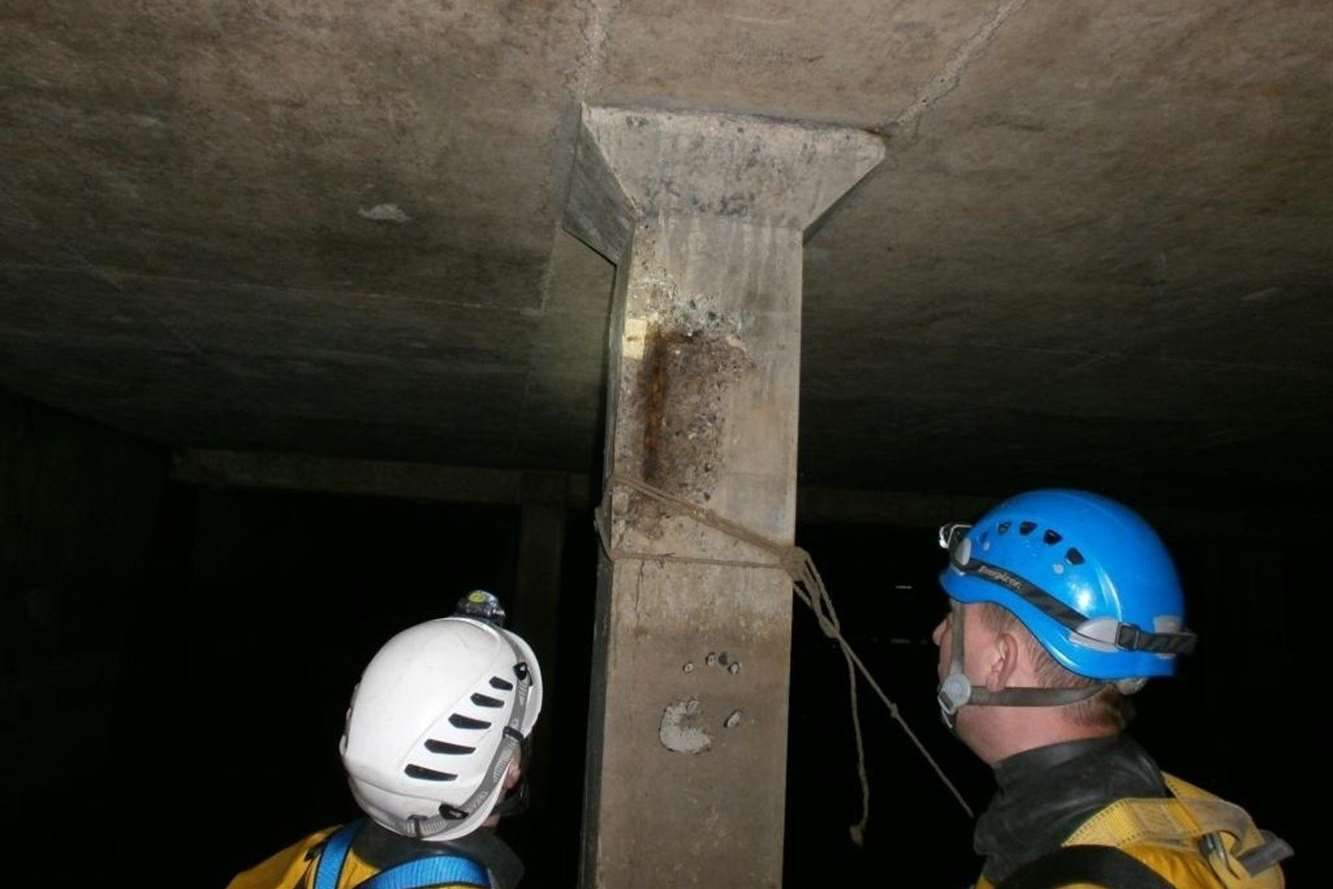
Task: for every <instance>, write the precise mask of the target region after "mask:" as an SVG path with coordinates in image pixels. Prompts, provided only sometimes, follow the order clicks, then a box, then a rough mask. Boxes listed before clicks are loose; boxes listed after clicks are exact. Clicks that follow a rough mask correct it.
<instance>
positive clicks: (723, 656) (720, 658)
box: [717, 651, 731, 667]
mask: <svg viewBox="0 0 1333 889" xmlns="http://www.w3.org/2000/svg"><path fill="white" fill-rule="evenodd" d="M717 662H718V663H719V664H721V665H722V666H724V667H725V666H726V665H727V664H729V663H731V659H730V658H728V657H727V653H726V652H725V651H724V652H722V653H721V654H719V655H718V656H717Z"/></svg>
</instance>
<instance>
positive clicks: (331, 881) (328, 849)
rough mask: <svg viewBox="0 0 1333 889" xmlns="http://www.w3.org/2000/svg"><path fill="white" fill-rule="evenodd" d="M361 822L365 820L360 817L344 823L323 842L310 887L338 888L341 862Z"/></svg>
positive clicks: (359, 829)
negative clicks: (313, 883) (313, 882)
mask: <svg viewBox="0 0 1333 889" xmlns="http://www.w3.org/2000/svg"><path fill="white" fill-rule="evenodd" d="M363 824H365V822H364V820H362V819H357V820H356V821H352V822H349V823H347V824H344V825H343V826H342V827H340V828H338V830H337V832H335V833H334V834H333V836H331V837H329V838H328V840H326V841H325V842H324V848H323V849H322V850H321V851H320V853H319V864H318V865H317V866H316V867H315V885H314V886H313V887H312V889H338V877H339V876H341V875H342V872H343V862H345V861H347V852H348V850H349V849H351V848H352V840H354V839H356V835H357V834H358V833H360V832H361V827H362V825H363Z"/></svg>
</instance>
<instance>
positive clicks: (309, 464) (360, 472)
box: [171, 450, 1311, 537]
mask: <svg viewBox="0 0 1333 889" xmlns="http://www.w3.org/2000/svg"><path fill="white" fill-rule="evenodd" d="M536 475H537V476H543V477H546V480H545V481H544V482H542V485H543V487H542V488H541V490H537V489H534V488H533V485H534V482H533V479H534V477H536V476H534V474H533V473H531V472H525V471H523V470H516V469H494V468H488V467H477V466H442V465H437V464H431V463H402V462H395V461H389V460H350V459H343V458H338V457H306V456H302V455H299V454H271V453H262V452H256V451H224V450H185V451H180V452H178V453H177V454H176V455H175V457H174V459H173V465H172V472H171V478H172V481H175V482H179V483H181V484H187V485H205V486H222V487H239V488H274V489H280V490H289V491H318V492H323V493H329V494H351V495H359V496H367V497H388V498H401V499H407V500H427V501H435V502H440V503H461V504H467V503H475V504H479V505H492V506H521V505H523V504H524V503H532V502H547V501H548V500H549V498H550V497H551V496H552V491H551V488H550V485H551V484H553V482H552V481H551V480H550V479H551V477H562V478H563V479H564V500H563V502H564V503H565V505H566V507H567V508H568V509H571V510H574V511H579V510H587V509H591V508H592V503H593V501H592V497H593V484H592V481H591V480H590V479H589V478H588V476H586V475H583V474H581V473H538V474H536ZM1000 499H1001V498H999V497H994V496H985V495H980V494H944V493H931V492H925V491H874V490H862V489H857V488H829V487H822V486H819V485H801V486H800V487H799V488H798V490H797V506H798V510H799V515H800V519H801V523H802V524H805V525H833V524H845V523H859V524H878V525H898V526H902V527H925V528H930V527H935V526H937V525H941V524H943V523H944V522H948V521H967V520H971V519H975V518H977V517H978V516H980V515H981V514H982V513H983V512H985V511H986V510H987V509H989V508H990V507H992V506H994V505H995V504H997V503H999V502H1000ZM1132 504H1133V505H1134V507H1135V508H1136V509H1139V510H1140V511H1141V512H1142V513H1143V515H1144V516H1145V517H1146V518H1147V519H1148V521H1149V522H1151V523H1152V525H1153V527H1154V528H1157V529H1158V530H1159V531H1161V532H1163V533H1169V534H1178V535H1182V536H1199V535H1201V536H1209V537H1239V536H1245V537H1278V536H1281V535H1282V534H1284V533H1286V532H1285V529H1286V527H1287V525H1288V523H1286V522H1281V523H1278V522H1273V521H1272V520H1271V517H1270V516H1254V515H1251V514H1250V513H1249V512H1247V511H1244V510H1229V511H1222V510H1211V509H1191V508H1188V507H1178V506H1160V505H1157V504H1152V503H1139V502H1138V501H1132ZM1310 518H1311V517H1310V516H1309V515H1308V514H1302V516H1301V517H1300V520H1302V521H1304V520H1308V519H1310Z"/></svg>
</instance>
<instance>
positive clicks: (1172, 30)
mask: <svg viewBox="0 0 1333 889" xmlns="http://www.w3.org/2000/svg"><path fill="white" fill-rule="evenodd" d="M581 101H587V102H590V103H615V104H643V105H653V106H659V107H673V108H699V109H712V110H730V111H745V112H757V113H764V114H773V115H778V116H783V117H792V118H803V119H810V120H817V121H828V122H836V123H841V124H850V125H855V126H859V127H863V128H866V129H870V130H873V131H875V132H878V133H881V134H883V135H884V136H885V137H886V139H887V144H888V153H889V156H888V160H887V161H886V163H885V164H884V165H883V166H882V167H881V168H880V170H879V171H877V172H876V173H875V174H873V175H872V177H871V179H870V180H868V181H867V182H866V183H864V184H863V186H862V187H861V188H860V189H859V190H857V191H856V192H854V193H853V194H852V195H851V196H850V198H849V199H848V200H847V201H846V202H845V203H844V204H843V205H842V206H840V207H839V208H838V209H837V210H836V211H835V213H834V214H833V216H832V217H831V218H830V219H829V220H828V222H827V223H826V224H825V225H824V226H823V227H822V228H821V229H820V230H819V231H818V232H817V233H816V234H815V236H814V237H813V238H812V240H811V241H810V243H809V245H808V246H807V250H806V261H807V277H806V310H805V336H804V369H803V393H802V398H803V401H802V426H801V435H802V452H801V463H802V475H803V476H804V477H805V478H806V479H807V480H811V481H820V482H833V483H840V484H864V485H868V486H884V487H892V486H896V487H903V488H916V489H950V490H964V491H966V490H981V491H990V490H996V489H997V488H998V489H1001V490H1003V489H1007V488H1010V487H1013V486H1016V485H1018V484H1024V483H1028V482H1052V481H1054V482H1077V483H1085V484H1096V483H1098V481H1099V480H1100V479H1108V480H1110V481H1108V482H1107V485H1109V486H1112V487H1118V488H1120V489H1124V488H1127V487H1137V488H1139V489H1142V488H1145V487H1150V486H1151V487H1156V486H1158V485H1161V484H1170V485H1171V486H1172V490H1181V491H1186V490H1194V489H1200V490H1201V489H1209V488H1212V489H1218V488H1219V487H1223V488H1230V487H1235V486H1243V487H1246V488H1250V489H1255V490H1257V489H1263V488H1277V489H1282V488H1289V489H1292V490H1295V489H1299V488H1306V489H1308V488H1309V486H1311V485H1315V486H1318V487H1324V488H1328V487H1333V473H1330V471H1329V470H1328V469H1327V468H1326V466H1325V458H1324V455H1325V454H1327V453H1333V407H1330V405H1333V293H1331V292H1330V291H1331V290H1333V287H1331V286H1330V285H1331V281H1333V114H1331V113H1330V112H1333V16H1330V15H1329V11H1328V6H1327V3H1326V2H1324V0H1309V2H1271V0H1270V2H1263V0H1257V2H1256V0H1239V2H1237V0H1171V2H1167V0H1161V2H1143V0H1127V2H1122V3H1111V4H1108V3H1104V2H1098V3H1093V2H1085V0H1002V2H986V3H978V2H973V0H903V2H897V3H880V2H870V0H866V2H859V0H839V2H832V0H791V2H778V0H747V2H742V0H737V2H725V3H720V2H715V0H707V2H705V0H656V2H652V3H647V2H639V0H625V2H615V0H548V2H534V0H528V2H518V0H513V2H507V3H482V2H463V0H459V2H450V0H390V2H385V3H378V4H367V3H354V2H350V0H248V2H235V3H217V2H212V0H138V2H135V3H125V2H122V0H40V2H39V0H0V157H3V159H4V162H3V164H0V385H4V386H6V387H8V388H10V389H12V390H14V391H17V392H19V393H23V394H26V395H30V396H32V397H35V398H37V399H40V400H42V401H46V402H48V403H51V404H55V405H57V406H61V407H65V408H68V409H70V410H73V411H75V412H76V413H80V414H84V415H87V416H92V417H95V418H98V419H101V420H103V421H105V422H108V423H110V424H112V425H114V426H117V427H120V428H124V429H128V430H132V431H134V432H136V433H138V434H140V435H144V436H147V437H150V438H152V439H155V440H158V441H161V442H164V443H168V444H171V445H176V446H204V447H212V448H241V449H268V450H282V451H299V452H308V453H318V454H335V455H336V454H344V455H356V456H367V457H378V458H396V459H410V460H430V461H435V462H442V463H455V464H477V465H490V466H525V467H540V468H570V469H578V470H582V471H586V470H587V469H588V468H589V467H590V466H591V465H593V464H594V462H595V460H596V455H597V453H598V450H599V447H600V441H599V434H600V428H601V427H600V425H599V423H600V421H599V410H600V408H601V390H602V380H603V364H604V360H605V337H606V324H607V308H608V302H609V297H610V284H611V275H612V270H611V268H610V266H609V265H607V264H606V263H605V262H604V261H602V260H601V259H600V258H599V257H597V256H596V255H595V254H593V253H592V252H591V251H589V250H588V249H587V248H585V247H583V246H582V245H581V244H579V243H578V242H576V241H574V240H573V239H572V238H570V237H569V236H568V235H565V234H563V233H561V232H560V231H559V219H560V215H561V210H562V208H563V204H564V195H565V190H566V185H565V183H566V179H567V176H568V172H569V168H570V164H571V159H572V155H571V152H572V147H573V138H572V137H573V133H574V128H575V125H576V123H577V119H578V114H577V109H578V104H579V102H581Z"/></svg>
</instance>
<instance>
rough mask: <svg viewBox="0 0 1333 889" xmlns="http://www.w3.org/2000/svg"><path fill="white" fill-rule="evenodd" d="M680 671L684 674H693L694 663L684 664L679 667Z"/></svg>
mask: <svg viewBox="0 0 1333 889" xmlns="http://www.w3.org/2000/svg"><path fill="white" fill-rule="evenodd" d="M681 670H683V671H684V672H686V673H693V672H694V662H693V661H691V662H690V663H688V664H686V665H685V666H683V667H681Z"/></svg>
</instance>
